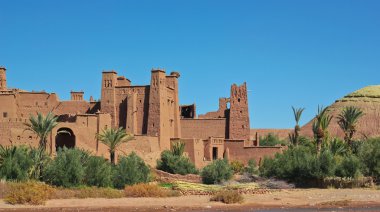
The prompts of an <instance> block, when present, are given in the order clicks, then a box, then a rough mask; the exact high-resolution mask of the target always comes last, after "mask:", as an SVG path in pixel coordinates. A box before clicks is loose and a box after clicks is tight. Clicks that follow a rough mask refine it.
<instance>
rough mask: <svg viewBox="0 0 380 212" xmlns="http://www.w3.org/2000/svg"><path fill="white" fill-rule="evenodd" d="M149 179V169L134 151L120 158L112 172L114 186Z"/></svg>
mask: <svg viewBox="0 0 380 212" xmlns="http://www.w3.org/2000/svg"><path fill="white" fill-rule="evenodd" d="M149 181H150V169H149V167H148V166H147V165H146V164H145V162H144V161H143V160H142V159H141V158H140V157H139V156H137V154H136V153H134V152H132V153H131V154H129V155H128V156H127V157H121V158H120V160H119V162H118V164H117V165H116V167H115V173H114V186H115V187H116V188H124V186H125V185H133V184H137V183H146V182H149Z"/></svg>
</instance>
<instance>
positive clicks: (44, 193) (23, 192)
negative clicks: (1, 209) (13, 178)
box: [4, 181, 54, 205]
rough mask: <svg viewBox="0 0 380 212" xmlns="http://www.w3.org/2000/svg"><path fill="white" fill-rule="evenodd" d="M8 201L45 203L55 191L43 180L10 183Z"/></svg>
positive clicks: (11, 202)
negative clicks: (42, 181)
mask: <svg viewBox="0 0 380 212" xmlns="http://www.w3.org/2000/svg"><path fill="white" fill-rule="evenodd" d="M8 186H9V188H8V191H7V194H6V195H5V199H4V201H5V202H6V203H9V204H12V205H15V204H30V205H43V204H45V202H46V201H47V200H48V199H50V198H51V197H52V195H53V193H54V188H53V187H51V186H49V185H46V184H44V183H41V182H33V181H30V182H25V183H9V184H8Z"/></svg>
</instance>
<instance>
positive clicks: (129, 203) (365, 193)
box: [0, 189, 380, 212]
mask: <svg viewBox="0 0 380 212" xmlns="http://www.w3.org/2000/svg"><path fill="white" fill-rule="evenodd" d="M209 198H210V197H209V196H182V197H173V198H121V199H65V200H49V201H48V202H47V203H46V205H44V206H23V205H16V206H13V205H8V204H5V203H4V202H3V201H0V211H17V212H24V211H152V210H155V211H210V210H215V211H221V210H223V211H226V210H227V211H228V210H231V211H248V210H250V211H253V209H258V208H261V209H264V208H294V207H296V208H299V207H301V208H304V207H306V208H310V207H312V208H320V207H322V208H323V207H324V208H326V207H327V208H340V207H356V206H366V205H372V206H373V207H380V190H374V189H297V190H282V191H280V192H273V193H270V194H257V195H246V196H245V202H244V203H243V204H239V205H225V204H223V203H218V202H210V201H209Z"/></svg>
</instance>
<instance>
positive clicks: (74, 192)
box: [53, 187, 125, 199]
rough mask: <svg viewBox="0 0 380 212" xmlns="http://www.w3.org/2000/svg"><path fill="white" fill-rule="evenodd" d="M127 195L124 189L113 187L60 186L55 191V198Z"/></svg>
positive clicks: (121, 196)
mask: <svg viewBox="0 0 380 212" xmlns="http://www.w3.org/2000/svg"><path fill="white" fill-rule="evenodd" d="M123 197H125V195H124V192H123V191H122V190H117V189H113V188H97V187H81V188H59V189H56V191H55V192H54V195H53V198H54V199H72V198H79V199H85V198H106V199H115V198H123Z"/></svg>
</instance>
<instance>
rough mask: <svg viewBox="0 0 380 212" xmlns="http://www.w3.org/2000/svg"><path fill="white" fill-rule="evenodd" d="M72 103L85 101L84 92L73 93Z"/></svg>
mask: <svg viewBox="0 0 380 212" xmlns="http://www.w3.org/2000/svg"><path fill="white" fill-rule="evenodd" d="M70 94H71V101H83V95H84V92H83V91H71V92H70Z"/></svg>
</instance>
